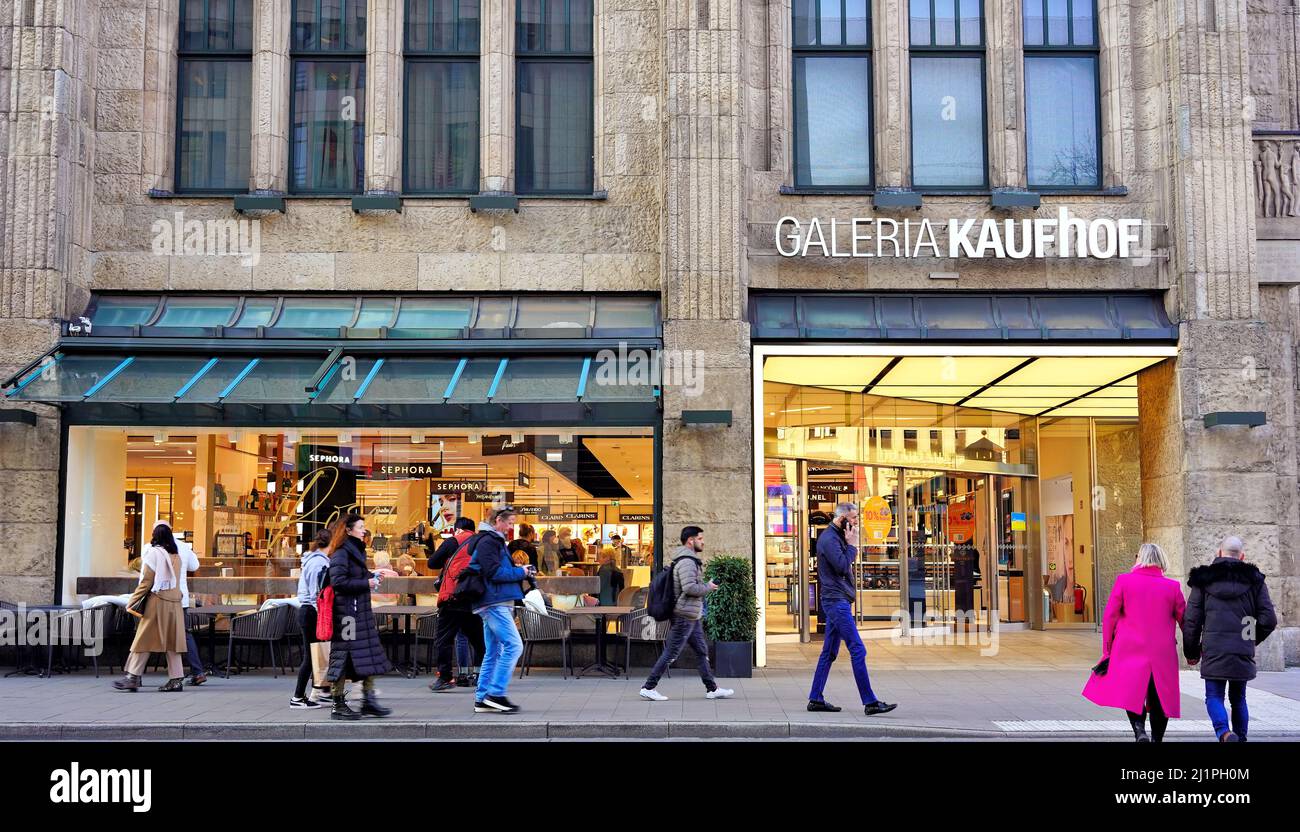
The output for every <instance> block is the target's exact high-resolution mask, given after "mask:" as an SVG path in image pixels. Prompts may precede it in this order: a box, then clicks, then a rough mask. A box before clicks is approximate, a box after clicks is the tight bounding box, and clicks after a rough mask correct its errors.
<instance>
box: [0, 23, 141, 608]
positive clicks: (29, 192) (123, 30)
mask: <svg viewBox="0 0 1300 832" xmlns="http://www.w3.org/2000/svg"><path fill="white" fill-rule="evenodd" d="M102 5H103V10H102V15H101V14H100V13H99V12H98V10H97V4H96V3H93V2H90V0H68V2H64V3H37V4H31V3H20V2H12V0H6V2H0V90H3V95H0V346H2V347H3V350H2V354H0V374H3V376H4V377H6V378H7V377H8V376H9V374H11V373H13V372H16V371H17V370H19V369H21V368H22V366H23V365H24V364H26V363H27V362H29V361H32V360H34V359H36V358H38V357H39V356H40V355H41V353H42V352H44V351H45V350H47V349H48V348H49V347H50V346H51V345H52V344H53V343H54V339H55V337H56V334H57V327H56V326H55V323H54V321H55V319H57V318H60V317H63V316H64V315H65V314H67V313H68V312H69V311H75V310H78V309H80V308H81V307H82V306H84V305H85V300H86V298H87V297H88V295H87V291H86V285H87V283H88V282H89V270H90V251H89V248H90V246H89V243H90V222H91V210H92V194H93V193H94V191H95V189H97V188H100V187H111V186H113V185H115V184H117V183H116V180H114V179H113V178H112V174H113V173H114V170H112V167H113V165H112V163H111V162H110V163H107V164H105V163H104V162H105V161H107V160H116V159H121V158H123V157H130V156H135V157H136V158H138V157H139V156H140V152H141V148H140V144H139V141H138V138H139V137H138V135H137V139H136V141H135V142H134V143H132V142H130V141H121V140H120V138H119V137H117V136H112V137H108V138H107V140H106V141H107V147H106V148H105V149H104V152H103V154H102V155H99V156H97V155H96V148H97V143H98V137H97V136H96V134H95V133H94V131H93V129H92V125H93V124H94V121H95V119H96V118H97V117H98V116H99V114H100V113H101V112H108V111H113V110H115V109H121V107H122V105H119V104H116V103H115V101H116V100H117V99H118V96H117V95H116V93H117V91H118V90H119V89H120V85H121V84H123V83H125V82H124V81H123V80H122V79H123V75H124V73H123V72H122V71H121V70H122V68H123V67H124V66H129V65H132V64H137V63H140V62H141V61H140V59H141V58H142V56H143V46H144V44H143V37H142V35H141V33H140V28H139V27H137V26H136V25H135V24H133V23H132V21H131V18H132V15H131V14H128V13H127V11H126V10H125V9H123V8H120V4H117V3H104V4H102ZM135 16H137V17H138V16H139V13H138V11H137V12H136V15H135ZM101 46H102V47H103V49H104V51H107V52H109V53H110V55H109V56H108V57H107V58H106V60H105V62H104V63H103V64H100V63H98V60H97V59H98V54H99V52H100V51H101V50H100V47H101ZM137 51H138V52H139V54H138V55H137V54H136V53H137ZM126 74H129V73H126ZM100 89H103V90H108V91H109V92H107V93H106V94H105V93H99V92H98V90H100ZM142 105H143V96H142V95H141V96H139V97H136V98H131V97H130V96H126V101H125V107H126V109H130V108H132V107H134V108H135V109H136V110H137V111H138V110H139V108H140V107H141V106H142ZM97 162H99V164H97ZM0 407H5V408H8V407H10V405H9V404H7V403H0ZM28 409H30V410H34V411H36V412H37V413H38V415H39V420H38V424H37V425H36V426H34V427H33V426H28V425H26V424H21V423H0V493H2V494H4V495H5V498H4V500H3V505H0V534H5V535H7V536H9V539H10V540H11V541H12V542H13V543H12V546H10V547H9V550H8V551H6V552H4V553H3V554H0V598H4V600H6V601H29V602H35V601H48V600H49V599H50V598H51V597H52V595H53V590H54V564H55V540H56V530H57V522H56V521H57V518H56V516H55V513H56V510H57V506H58V471H59V420H58V414H57V411H56V410H54V409H53V408H48V407H41V406H31V407H29V408H28Z"/></svg>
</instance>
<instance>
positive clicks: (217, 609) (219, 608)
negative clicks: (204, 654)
mask: <svg viewBox="0 0 1300 832" xmlns="http://www.w3.org/2000/svg"><path fill="white" fill-rule="evenodd" d="M256 610H257V605H256V604H210V605H208V606H205V607H190V608H189V609H187V610H186V611H185V612H186V613H188V614H189V615H206V616H208V665H207V667H208V669H209V670H212V669H213V668H215V667H216V666H217V617H218V616H222V615H228V616H230V617H232V618H233V617H235V616H237V615H243V614H244V613H246V612H255V611H256Z"/></svg>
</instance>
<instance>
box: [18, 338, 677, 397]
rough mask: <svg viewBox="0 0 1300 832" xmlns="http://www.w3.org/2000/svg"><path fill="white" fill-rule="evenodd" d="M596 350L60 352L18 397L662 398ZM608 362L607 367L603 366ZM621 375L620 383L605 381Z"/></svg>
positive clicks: (22, 383)
mask: <svg viewBox="0 0 1300 832" xmlns="http://www.w3.org/2000/svg"><path fill="white" fill-rule="evenodd" d="M596 361H597V357H596V356H592V355H561V356H531V355H530V356H522V357H520V356H516V357H510V356H501V357H497V356H474V357H442V356H403V355H389V356H375V355H369V356H354V355H343V354H342V351H341V350H337V349H336V350H334V351H332V352H330V353H329V354H328V355H324V356H322V355H274V354H268V355H218V356H207V355H171V354H169V355H150V354H147V353H146V354H135V355H130V354H102V353H67V352H55V353H53V354H51V355H50V356H48V357H47V358H46V360H44V361H42V362H41V363H40V364H39V365H38V366H36V367H35V368H33V369H31V370H30V371H28V372H27V373H26V374H25V375H22V376H21V377H20V378H18V379H17V380H16V381H15V382H14V384H13V385H12V387H11V389H9V390H6V391H5V396H6V398H8V399H10V400H13V401H34V402H55V403H57V402H84V403H89V404H96V403H127V404H134V403H140V404H205V405H216V404H301V405H310V404H320V405H354V404H463V405H468V404H514V403H531V402H653V401H655V399H656V397H657V396H658V395H659V391H658V389H657V388H655V387H654V386H653V385H652V384H651V383H650V380H649V379H637V378H633V379H629V378H627V374H623V375H622V377H619V375H618V374H599V373H596V372H594V371H593V363H595V362H596ZM596 368H597V369H598V368H599V365H598V364H597V365H596ZM609 378H612V379H613V381H614V383H604V382H606V381H607V380H608V379H609Z"/></svg>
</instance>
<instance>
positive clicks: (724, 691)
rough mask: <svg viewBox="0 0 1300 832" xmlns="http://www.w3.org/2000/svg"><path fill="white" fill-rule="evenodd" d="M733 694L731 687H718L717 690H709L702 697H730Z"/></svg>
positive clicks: (734, 693)
mask: <svg viewBox="0 0 1300 832" xmlns="http://www.w3.org/2000/svg"><path fill="white" fill-rule="evenodd" d="M735 695H736V692H735V691H734V690H732V689H731V688H718V689H717V690H711V691H709V692H708V693H706V694H704V698H705V699H730V698H731V697H733V696H735Z"/></svg>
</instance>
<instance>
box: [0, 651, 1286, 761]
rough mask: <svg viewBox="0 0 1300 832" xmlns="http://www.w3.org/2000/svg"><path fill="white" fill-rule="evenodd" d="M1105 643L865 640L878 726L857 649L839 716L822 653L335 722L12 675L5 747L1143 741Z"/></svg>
mask: <svg viewBox="0 0 1300 832" xmlns="http://www.w3.org/2000/svg"><path fill="white" fill-rule="evenodd" d="M1098 641H1099V636H1098V635H1097V634H1095V633H1093V632H1090V631H1085V632H1079V631H1048V632H1012V633H1003V634H1002V635H1001V640H1000V644H999V645H998V647H999V649H998V652H997V654H996V655H994V656H987V657H985V656H981V655H980V648H979V647H978V646H933V645H899V644H893V643H891V642H890V641H889V640H887V639H885V640H880V639H877V640H872V641H868V642H867V649H868V666H869V668H870V671H871V679H872V686H873V687H874V689H875V691H876V693H877V695H878V696H880V698H882V699H884V700H886V701H889V702H898V703H899V707H898V710H896V711H894V712H893V713H890V714H887V715H884V716H875V717H867V716H865V715H864V714H863V712H862V708H861V706H860V705H859V704H858V703H857V701H856V700H857V696H856V688H855V686H854V682H853V676H852V673H851V671H850V669H849V662H848V654H847V652H846V651H843V650H841V653H840V658H839V660H838V661H837V662H836V664H835V668H834V671H833V672H832V674H831V679H830V683H829V685H828V686H827V692H826V698H827V699H828V700H829V701H831V702H834V703H835V704H837V705H840V706H842V707H843V708H844V710H843V711H842V712H841V713H838V714H811V713H808V712H807V711H806V710H805V705H806V702H807V695H808V685H809V682H810V680H811V677H812V670H813V666H814V665H815V663H816V658H817V654H818V651H819V650H820V645H819V644H816V643H814V644H807V645H774V646H771V647H770V648H769V653H768V656H769V666H768V667H766V668H763V669H756V670H755V671H754V676H753V678H751V679H728V680H720V681H721V684H722V685H723V686H725V687H731V688H734V689H735V691H736V695H735V697H734V698H732V699H728V700H707V699H705V698H704V687H703V685H701V684H700V680H699V677H698V676H697V674H696V673H695V671H693V670H688V669H681V670H675V671H673V676H672V678H666V679H664V680H663V681H662V682H661V683H660V685H659V690H660V691H661V692H662V693H664V694H665V695H667V696H668V697H669V700H668V701H667V702H647V701H645V700H642V699H640V698H639V697H638V696H637V691H638V689H639V688H640V686H641V682H642V681H643V674H644V673H646V672H647V671H646V669H645V668H641V669H637V668H633V670H632V678H631V679H622V678H620V679H616V680H615V679H604V678H592V677H588V678H584V679H576V680H575V679H563V678H561V676H560V672H559V671H558V670H551V669H545V670H534V671H533V673H532V674H531V675H530V676H529V677H527V678H525V679H523V680H518V679H515V680H513V681H512V683H511V687H510V698H511V699H512V700H514V701H515V702H516V703H517V704H519V705H520V706H521V708H522V711H521V712H520V713H518V714H513V715H500V714H474V713H473V693H472V692H471V691H470V690H469V689H465V688H460V689H457V690H456V691H455V692H450V693H442V694H433V693H430V692H429V689H428V688H427V684H428V682H429V681H430V679H431V677H429V676H425V675H422V676H420V677H419V678H418V679H405V678H402V677H400V676H396V675H390V676H386V677H384V678H382V679H380V680H378V682H377V687H378V691H379V695H380V699H381V701H382V702H383V704H385V705H387V706H389V707H391V708H393V714H392V716H390V717H388V718H387V719H369V718H368V719H364V720H359V721H356V722H337V721H332V720H330V718H329V711H328V708H322V709H320V710H292V709H290V708H289V707H288V702H289V696H290V694H291V693H292V690H293V681H294V680H293V678H292V677H288V676H281V677H279V678H278V679H276V678H273V677H272V675H271V673H270V672H269V671H259V672H256V673H252V674H244V675H240V676H232V677H231V678H230V679H222V678H219V677H217V676H212V677H210V681H209V682H208V683H207V684H205V685H203V686H201V687H198V688H187V689H186V690H185V692H184V693H182V694H169V695H163V694H159V693H156V692H155V691H154V687H156V686H157V685H158V684H161V683H162V682H163V681H164V680H163V679H162V678H161V676H160V674H158V673H153V674H151V675H150V676H149V677H148V678H146V680H145V681H146V683H148V684H149V685H150V686H149V687H146V688H144V689H142V690H141V691H140V692H138V693H120V692H118V691H115V690H113V689H112V688H111V683H112V681H113V679H114V678H116V676H115V675H114V676H110V675H109V674H108V673H102V674H101V675H100V678H98V679H96V678H95V676H94V674H93V673H91V672H89V671H86V672H81V673H75V674H69V675H63V676H59V675H56V676H54V677H53V678H50V679H40V678H34V677H14V678H9V679H0V739H42V740H49V739H68V740H83V739H96V740H109V739H374V738H378V739H429V740H436V739H440V738H446V739H465V738H490V739H568V738H572V739H579V738H591V739H611V738H613V739H617V738H640V739H673V738H707V737H734V738H752V739H787V738H808V739H855V738H894V739H906V738H935V739H989V740H999V739H1042V738H1050V739H1110V740H1127V739H1131V734H1130V733H1129V727H1128V721H1127V719H1126V718H1125V717H1124V715H1123V714H1122V713H1119V712H1118V711H1116V710H1114V709H1107V708H1100V707H1097V706H1096V705H1093V704H1092V703H1090V702H1088V701H1087V700H1085V699H1084V698H1083V697H1082V696H1080V695H1079V691H1080V690H1081V689H1082V687H1083V684H1084V682H1085V681H1086V679H1087V676H1088V668H1089V667H1090V666H1091V665H1092V664H1093V663H1094V662H1095V661H1096V659H1097V655H1098V652H1099V649H1098ZM1181 676H1182V678H1181V684H1182V691H1183V698H1182V716H1183V718H1182V719H1177V720H1172V721H1171V722H1170V728H1169V738H1170V739H1171V740H1176V739H1194V740H1198V741H1212V739H1213V732H1212V731H1211V730H1210V725H1209V720H1208V719H1207V718H1206V716H1205V706H1204V703H1203V701H1202V691H1203V687H1202V683H1201V681H1200V679H1199V677H1198V676H1197V674H1196V673H1195V672H1194V671H1192V672H1184V673H1182V674H1181ZM1249 703H1250V716H1251V723H1250V725H1251V731H1250V736H1251V738H1252V739H1269V738H1288V739H1297V740H1300V669H1293V670H1290V671H1287V672H1284V673H1261V674H1260V676H1259V679H1258V680H1256V681H1255V682H1253V683H1251V687H1250V691H1249Z"/></svg>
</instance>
